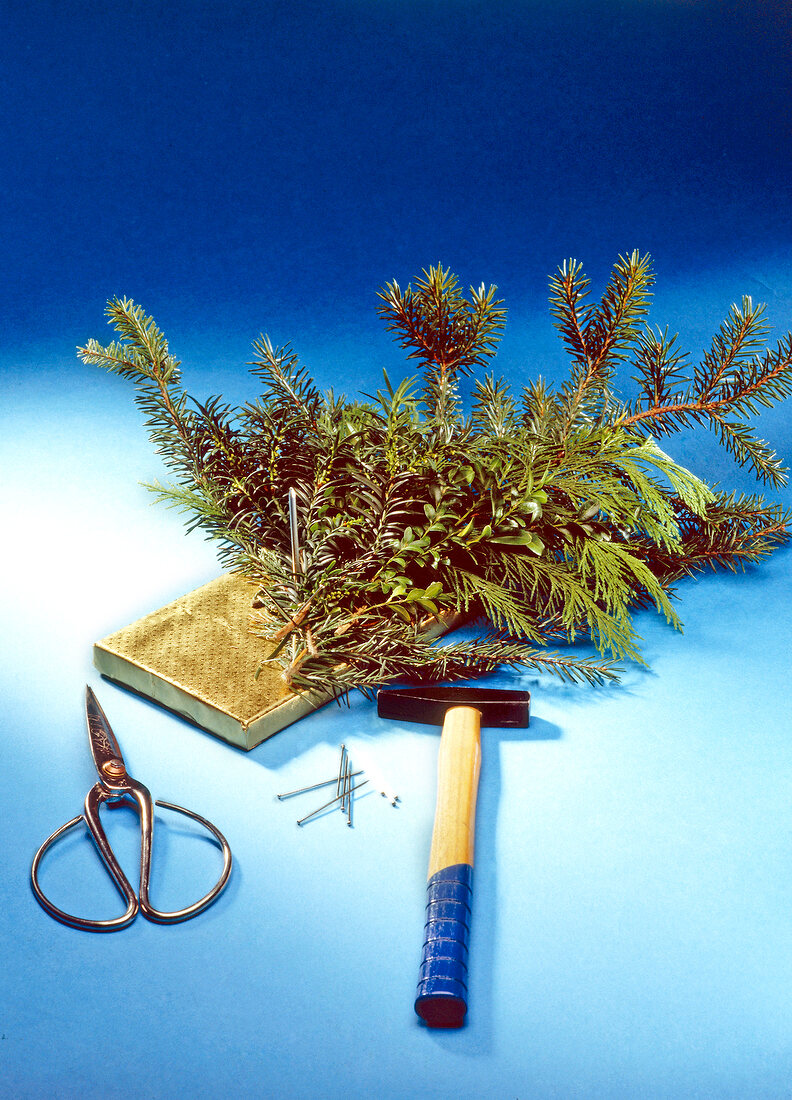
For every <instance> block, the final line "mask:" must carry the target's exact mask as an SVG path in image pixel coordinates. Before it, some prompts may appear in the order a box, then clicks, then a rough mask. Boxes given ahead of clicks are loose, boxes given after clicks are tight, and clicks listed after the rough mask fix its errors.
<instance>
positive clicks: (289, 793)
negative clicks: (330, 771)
mask: <svg viewBox="0 0 792 1100" xmlns="http://www.w3.org/2000/svg"><path fill="white" fill-rule="evenodd" d="M352 774H353V776H355V775H362V774H363V772H362V771H359V772H353V773H352ZM337 782H338V780H337V779H325V780H324V782H322V783H313V784H311V786H310V787H300V789H299V790H298V791H286V793H285V794H276V795H275V797H276V798H279V799H280V800H281V801H283V799H284V798H291V797H292V796H293V795H295V794H305V793H307V792H308V791H318V790H319V788H320V787H329V786H330V784H331V783H337Z"/></svg>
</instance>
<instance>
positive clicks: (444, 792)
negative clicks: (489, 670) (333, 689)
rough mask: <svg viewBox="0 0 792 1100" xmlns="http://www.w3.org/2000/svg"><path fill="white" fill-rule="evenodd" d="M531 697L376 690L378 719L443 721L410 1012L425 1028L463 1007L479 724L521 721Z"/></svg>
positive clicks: (453, 1017)
mask: <svg viewBox="0 0 792 1100" xmlns="http://www.w3.org/2000/svg"><path fill="white" fill-rule="evenodd" d="M530 701H531V696H530V693H529V692H527V691H497V690H495V689H492V688H470V687H461V688H460V687H427V688H391V689H388V690H386V691H379V692H377V714H378V715H379V716H380V718H396V719H400V720H401V721H407V722H426V723H428V724H429V725H437V726H439V725H442V727H443V734H442V737H441V738H440V754H439V757H438V765H437V806H436V809H435V820H434V829H433V831H432V847H431V851H430V854H429V874H428V881H427V886H426V889H427V905H426V927H425V929H424V946H423V955H422V956H421V971H420V978H419V981H418V992H417V996H416V999H415V1011H416V1012H417V1013H418V1015H419V1016H420V1017H421V1019H422V1020H424V1022H425V1023H426V1024H428V1026H429V1027H444V1028H451V1027H461V1026H462V1024H463V1022H464V1019H465V1013H466V1012H467V959H468V936H469V933H470V913H471V903H472V900H473V840H474V834H475V825H476V795H477V793H478V779H479V770H480V767H481V727H482V726H500V727H504V726H505V727H509V728H512V729H514V728H517V727H525V726H527V725H528V720H529V715H530Z"/></svg>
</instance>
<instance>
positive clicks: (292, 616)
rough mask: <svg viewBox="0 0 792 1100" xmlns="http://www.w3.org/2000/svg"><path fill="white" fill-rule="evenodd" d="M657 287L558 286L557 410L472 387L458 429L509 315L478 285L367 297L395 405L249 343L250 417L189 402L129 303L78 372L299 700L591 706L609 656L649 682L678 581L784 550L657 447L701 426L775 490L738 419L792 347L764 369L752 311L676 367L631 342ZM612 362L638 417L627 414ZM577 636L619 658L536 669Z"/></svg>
mask: <svg viewBox="0 0 792 1100" xmlns="http://www.w3.org/2000/svg"><path fill="white" fill-rule="evenodd" d="M651 284H652V273H651V267H650V263H649V259H648V257H644V256H641V255H640V254H639V253H637V252H634V253H632V254H630V256H628V257H620V258H619V260H618V261H617V263H616V265H615V267H614V270H613V273H612V275H611V277H610V279H609V280H608V282H607V284H606V287H605V291H604V292H603V294H602V297H601V299H600V300H599V302H596V303H594V302H591V301H590V300H589V294H590V282H589V280H588V278H587V277H586V276H585V275H584V274H583V271H582V267H581V265H580V264H578V263H577V262H576V261H569V262H568V263H566V264H564V265H563V266H562V267H561V268H560V269H559V270H558V272H557V274H556V276H554V278H553V279H552V280H551V313H552V315H553V318H554V320H555V322H556V325H557V327H558V329H559V331H560V334H561V338H562V340H563V343H564V346H565V348H566V350H567V352H568V353H569V355H570V359H571V367H570V374H569V378H568V380H567V381H566V383H564V384H563V385H562V386H561V388H560V390H559V391H558V392H555V391H553V390H551V389H550V388H549V387H548V386H547V385H546V384H545V383H544V382H543V381H542V380H541V379H538V380H537V381H535V382H533V383H531V384H530V385H528V386H526V387H525V388H524V390H523V392H522V395H521V397H520V398H515V397H513V396H512V393H511V391H510V388H509V386H508V384H507V382H506V381H504V380H503V379H498V378H496V376H495V375H492V374H487V375H485V377H484V379H483V380H476V381H475V382H474V386H473V400H472V412H471V415H470V416H469V418H467V419H465V417H464V416H463V409H462V399H461V396H460V392H459V387H458V379H459V377H460V376H462V375H464V374H470V373H472V372H474V371H475V370H478V369H481V368H482V367H487V366H488V365H489V364H490V362H491V360H492V358H493V356H494V354H495V350H496V347H497V342H498V339H499V337H500V334H501V331H502V328H503V323H504V316H505V311H504V309H503V306H502V302H500V301H499V300H497V299H496V297H495V287H490V288H489V289H488V290H485V288H484V286H483V285H482V286H481V287H480V288H479V289H478V290H473V289H471V291H470V294H469V296H468V297H464V296H463V295H462V294H461V293H460V291H459V287H458V283H457V280H456V277H455V276H454V275H453V274H452V273H451V272H450V271H446V270H444V269H443V268H442V267H441V266H440V265H438V266H437V267H436V268H430V269H429V271H428V272H426V271H425V272H424V273H423V277H422V278H421V279H419V280H417V281H416V283H415V287H414V288H413V287H412V286H411V285H408V288H407V290H406V291H402V290H401V289H400V288H399V286H398V284H397V283H395V282H393V283H390V284H387V286H386V287H385V288H384V289H383V290H382V291H380V302H381V304H380V306H379V311H380V314H381V316H382V317H383V319H384V320H385V322H386V326H387V327H388V329H389V330H390V331H391V332H392V333H393V334H394V336H395V337H396V339H397V342H398V343H400V344H401V346H402V347H403V348H404V349H405V351H406V352H407V354H408V359H412V360H417V361H418V364H419V368H420V372H419V374H418V376H417V377H415V378H405V379H404V380H403V381H401V382H399V383H397V384H395V385H394V384H392V383H391V381H390V379H389V378H388V377H387V375H386V376H385V379H384V388H382V389H380V390H378V391H377V392H376V394H374V395H373V396H372V397H367V398H366V399H365V400H362V401H357V400H351V401H349V400H347V399H346V398H343V397H336V396H335V395H334V394H332V393H327V394H322V393H320V392H319V391H318V389H317V388H316V385H315V383H314V382H313V380H312V379H311V377H310V375H309V374H308V372H307V370H306V369H305V368H304V367H303V366H302V365H301V364H300V362H299V361H298V359H297V356H296V355H295V353H294V352H292V350H291V348H290V347H289V346H284V347H280V348H277V347H275V346H274V345H273V344H272V343H271V341H270V340H269V339H268V338H267V337H261V338H260V340H259V341H257V342H256V344H255V345H254V348H255V351H256V353H257V356H258V358H257V359H256V360H255V361H254V362H253V363H252V364H251V368H252V373H253V375H254V377H256V378H257V379H258V380H259V382H260V383H261V384H262V389H261V393H260V395H259V397H258V398H257V399H256V400H254V401H252V402H250V403H249V404H246V405H244V406H242V407H241V408H232V407H230V406H229V405H228V404H226V403H225V402H224V401H223V400H222V399H221V398H219V397H210V398H208V399H206V400H205V401H202V402H199V401H197V400H195V399H194V398H191V397H189V396H188V395H187V393H185V391H184V390H183V389H182V386H181V370H180V364H179V363H178V362H177V361H176V360H175V359H174V358H173V357H172V356H171V354H170V351H169V349H168V345H167V342H166V340H165V338H164V336H163V335H162V333H161V332H160V330H159V329H158V328H157V326H156V325H155V324H154V322H153V320H152V319H151V318H150V317H148V316H146V314H145V313H144V312H143V310H142V309H141V308H140V307H139V306H137V305H135V304H134V303H133V302H130V301H128V300H127V299H114V300H113V301H112V302H111V303H109V305H108V316H109V318H110V321H111V323H112V324H113V326H114V327H115V330H116V333H117V335H118V337H119V339H118V340H116V341H115V342H113V343H111V344H109V345H108V346H106V347H102V346H101V345H100V344H98V343H97V342H96V341H93V340H92V341H89V342H88V344H86V346H85V347H83V348H80V349H78V353H79V355H80V356H81V358H82V359H83V360H84V361H85V362H87V363H92V364H95V365H97V366H100V367H102V368H103V369H106V370H109V371H111V372H113V373H116V374H119V375H120V376H122V377H125V378H127V379H129V380H130V381H131V382H132V383H133V385H134V387H135V400H136V402H137V404H138V405H139V407H140V408H141V409H142V411H143V413H144V415H145V418H146V426H147V428H148V431H149V434H150V437H151V439H152V442H153V443H154V446H155V448H156V449H157V450H158V451H159V452H160V453H161V455H162V457H163V460H164V461H165V463H166V465H167V466H168V467H169V468H170V469H171V470H172V471H173V474H174V478H175V481H174V484H172V485H166V486H162V485H158V484H155V485H153V486H151V488H152V490H153V491H154V492H155V494H156V495H157V497H158V498H159V499H160V500H161V501H163V502H164V503H166V504H168V505H171V506H173V507H177V508H179V509H180V510H182V511H184V512H185V513H186V514H187V517H188V521H187V522H188V527H189V528H190V529H191V530H192V529H196V528H197V529H200V530H202V531H203V532H204V533H205V534H206V535H207V536H208V537H210V538H212V539H214V540H216V542H217V544H218V546H219V556H220V560H221V562H222V563H223V564H224V565H225V566H226V567H227V568H231V569H234V570H238V571H240V572H243V573H245V574H246V575H248V576H249V577H251V578H253V579H254V580H256V581H257V582H258V594H257V596H256V599H255V601H254V604H253V607H252V608H251V629H252V630H253V631H254V633H256V634H259V635H261V637H262V654H267V656H266V658H264V657H263V658H262V659H263V660H264V659H266V660H267V661H268V662H270V663H272V664H273V665H275V666H276V667H278V668H280V669H281V671H282V673H283V676H284V679H285V681H286V683H288V684H290V685H291V686H292V687H293V688H295V689H299V690H302V689H305V688H317V689H319V690H321V691H323V692H330V693H331V694H335V695H337V696H340V695H343V693H344V692H346V691H348V690H349V689H350V688H352V687H360V688H362V689H363V690H371V689H373V687H375V686H378V685H379V684H380V683H384V682H386V681H389V680H393V679H400V678H401V679H403V678H409V677H412V678H417V679H424V680H449V679H458V678H460V677H465V678H466V677H469V676H474V675H481V674H484V673H487V672H491V671H493V670H494V669H496V668H497V667H499V666H511V665H518V664H519V665H522V666H524V667H526V668H530V669H533V670H534V671H549V672H551V673H553V674H555V675H558V676H560V677H561V678H562V679H564V680H570V681H571V680H578V681H583V682H589V683H594V682H602V681H604V680H607V679H611V678H613V677H614V676H615V670H614V666H613V658H628V659H634V660H638V661H640V660H641V656H640V652H639V639H638V637H637V635H636V633H635V629H634V623H633V613H634V611H635V609H636V608H638V607H654V608H655V609H656V610H657V611H658V612H659V613H661V614H663V615H664V616H665V618H666V619H667V621H668V622H669V623H670V624H672V625H673V626H675V627H678V626H679V625H680V623H679V619H678V616H677V614H676V611H675V609H674V606H673V604H672V597H673V593H672V590H671V585H672V584H673V583H674V582H675V581H676V580H678V579H679V578H682V577H684V576H688V575H690V574H692V573H695V572H698V571H700V570H702V569H704V568H709V567H712V568H728V569H734V570H737V569H742V568H745V567H746V566H747V565H748V564H750V563H753V562H758V561H761V560H762V559H764V558H765V557H766V556H767V555H768V554H770V553H772V552H773V551H774V550H775V549H777V548H778V547H779V546H780V545H782V544H783V543H784V542H785V541H786V540H787V538H788V529H789V524H790V514H789V513H787V512H785V511H783V510H782V509H781V508H780V507H779V506H777V505H773V504H770V505H767V504H765V503H764V501H763V500H762V499H761V498H760V497H739V496H734V495H731V496H730V495H727V494H724V493H717V494H716V493H714V492H713V491H712V490H711V489H710V488H709V486H708V485H707V484H706V482H705V481H704V480H703V479H702V478H701V477H699V476H698V474H697V473H695V472H693V471H691V470H687V469H685V468H684V467H682V466H680V465H679V464H678V463H676V462H675V461H674V460H673V458H672V457H671V456H670V455H669V454H667V453H666V452H665V451H663V450H661V449H660V448H659V446H658V445H657V443H656V442H655V437H660V436H664V435H669V434H671V433H672V432H674V431H677V430H679V429H680V428H683V427H684V428H688V427H694V426H696V425H698V424H701V425H706V426H707V427H709V428H710V429H712V430H713V431H714V432H715V433H716V436H717V438H718V439H719V441H720V443H721V445H722V446H723V447H724V448H725V449H726V450H727V451H728V452H730V453H731V454H732V455H733V456H734V457H735V459H736V461H737V462H738V463H740V464H743V465H747V466H750V467H752V468H753V469H754V471H755V473H756V475H757V477H758V478H759V480H763V481H770V482H772V483H773V484H780V483H782V481H783V478H784V468H783V467H782V466H781V463H780V460H779V459H778V457H777V456H776V455H775V453H774V452H773V450H772V448H771V447H770V446H769V445H768V444H766V443H764V441H762V440H761V439H759V438H758V436H757V434H756V431H755V428H754V426H753V424H752V423H751V418H752V417H754V416H755V415H756V414H757V413H758V412H760V411H761V410H762V409H764V408H767V407H770V406H771V405H773V404H775V403H776V402H778V401H781V400H783V399H785V398H786V397H787V396H789V395H790V392H792V334H791V335H788V336H786V337H784V338H783V339H782V340H780V341H779V342H778V344H777V345H776V347H775V348H763V347H762V345H763V342H764V340H765V338H766V329H765V326H764V320H763V318H764V307H762V306H754V305H753V303H752V302H751V301H750V299H744V300H743V302H742V305H741V306H739V307H738V306H733V307H732V310H731V312H730V313H729V315H728V317H727V318H726V320H725V321H724V323H723V325H722V326H721V328H720V330H719V331H718V333H717V334H716V336H715V337H714V338H713V341H712V343H711V345H710V347H709V349H708V350H707V351H706V352H705V354H704V356H703V358H702V361H701V363H700V364H699V365H698V366H696V367H693V368H692V369H691V367H690V366H689V356H688V355H687V354H686V353H685V352H684V351H682V350H681V349H680V348H679V345H678V338H677V337H676V336H669V334H668V330H667V329H659V328H658V329H654V328H649V327H648V326H647V325H646V314H647V308H648V300H649V296H650V287H651ZM626 361H629V362H630V364H631V369H632V372H633V377H634V379H635V380H636V381H637V383H638V395H637V397H636V398H635V399H634V400H632V401H631V402H628V403H624V404H622V403H621V402H620V401H619V399H618V397H617V396H616V393H615V382H616V372H617V370H618V368H619V367H620V366H621V365H622V364H623V363H625V362H626ZM364 396H365V395H364ZM290 489H294V490H295V491H296V493H297V497H298V501H299V510H300V524H301V530H300V538H301V544H302V558H303V560H302V562H301V565H302V569H301V571H300V572H299V573H298V574H297V575H295V574H294V572H293V570H292V563H291V558H290V545H289V531H288V520H287V498H288V493H289V490H290ZM459 614H463V615H465V616H467V617H468V618H469V619H482V620H483V621H484V622H485V623H486V624H488V626H487V627H485V633H483V634H482V635H481V637H479V638H476V639H474V640H473V641H471V642H455V641H451V642H449V643H448V644H444V645H440V646H438V645H434V644H432V643H431V642H430V641H429V639H428V637H427V634H426V631H427V627H428V625H429V624H430V622H432V621H434V620H439V621H440V622H441V623H445V624H447V623H449V622H450V621H452V620H453V617H454V616H458V615H459ZM581 637H582V638H589V639H591V640H592V641H593V642H594V644H595V645H596V647H597V648H598V650H599V651H600V653H601V654H609V655H610V656H608V657H604V656H603V657H601V658H593V659H589V658H581V657H578V656H576V655H575V654H570V655H569V656H565V655H562V654H559V653H557V652H555V651H554V650H552V649H551V647H557V646H558V645H561V644H565V643H573V642H575V641H576V640H577V639H578V638H581ZM265 639H266V640H265ZM273 641H274V642H275V647H274V650H273Z"/></svg>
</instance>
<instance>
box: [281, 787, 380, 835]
mask: <svg viewBox="0 0 792 1100" xmlns="http://www.w3.org/2000/svg"><path fill="white" fill-rule="evenodd" d="M367 783H368V779H364V780H363V782H362V783H358V784H357V785H356V786H354V787H350V793H351V792H352V791H359V790H360V788H361V787H365V785H366V784H367ZM341 797H342V796H341V795H338V796H337V797H336V798H331V799H330V801H329V802H325V804H324V806H320V807H319V809H318V810H314V811H313V812H312V813H310V814H306V815H305V817H301V818H300V820H299V821H298V822H297V824H298V825H303V824H304V823H305V822H306V821H308V820H309V819H310V818H312V817H316V815H317V814H318V813H321V812H322V810H326V809H327V807H328V806H332V805H333V803H334V802H338V799H339V798H341Z"/></svg>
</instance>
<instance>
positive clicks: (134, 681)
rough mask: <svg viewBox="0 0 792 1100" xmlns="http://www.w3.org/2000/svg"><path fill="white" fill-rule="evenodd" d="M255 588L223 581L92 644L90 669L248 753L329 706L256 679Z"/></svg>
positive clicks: (277, 675) (234, 577) (266, 672)
mask: <svg viewBox="0 0 792 1100" xmlns="http://www.w3.org/2000/svg"><path fill="white" fill-rule="evenodd" d="M257 587H258V586H257V585H256V583H255V582H253V581H250V580H248V579H247V578H246V577H242V576H240V575H239V574H236V573H226V574H224V575H223V576H221V577H218V578H217V579H216V580H213V581H210V582H209V583H208V584H205V585H202V586H201V587H200V588H197V589H196V590H195V591H194V592H189V593H188V594H187V595H186V596H182V597H180V598H179V599H178V600H174V601H173V603H169V604H167V605H166V606H165V607H161V608H160V609H159V610H158V611H154V612H153V613H152V614H150V615H146V616H145V617H144V618H142V619H139V620H138V621H137V622H135V623H132V624H131V625H130V626H127V627H124V628H123V629H121V630H117V631H116V632H115V633H113V634H110V635H108V636H107V637H106V638H103V639H102V640H101V641H99V642H97V643H96V644H95V646H94V664H95V665H96V667H97V669H98V670H99V672H101V673H102V675H103V676H106V677H107V678H108V679H110V680H114V681H116V682H117V683H119V684H121V685H122V686H124V687H128V688H131V689H132V690H133V691H136V692H138V693H139V694H141V695H144V696H146V698H148V699H152V700H153V701H154V702H156V703H160V704H161V705H163V706H165V707H167V708H168V709H169V710H173V711H175V712H176V713H177V714H180V715H181V716H182V717H184V718H187V719H188V720H189V721H191V722H194V723H195V724H196V725H198V726H201V728H202V729H205V730H207V731H208V732H209V733H213V734H215V735H216V736H217V737H221V738H222V739H223V740H224V741H229V742H230V743H231V744H233V745H237V746H239V747H240V748H243V749H252V748H254V747H255V746H256V745H258V744H259V743H260V742H261V741H264V740H265V739H266V738H267V737H271V736H272V735H273V733H277V732H278V730H281V729H283V728H284V726H288V725H290V724H291V723H292V722H296V721H297V719H298V718H302V717H303V715H305V714H308V713H309V712H310V711H312V710H315V709H316V707H319V706H321V705H322V704H323V703H325V702H327V701H328V700H329V698H330V696H328V695H327V694H324V693H319V692H295V691H291V690H290V689H289V688H288V687H287V686H286V684H285V683H284V681H283V678H282V676H281V672H280V670H279V669H277V668H275V667H273V668H268V667H267V666H265V667H264V668H263V669H262V671H261V673H260V675H259V677H258V679H256V675H255V673H256V669H257V668H258V667H259V664H260V663H261V660H262V658H263V657H265V656H266V655H267V652H268V651H267V643H266V641H262V639H261V638H257V637H255V636H254V635H252V634H251V633H250V632H249V627H250V618H251V610H252V604H253V598H254V596H255V594H256V590H257ZM274 648H275V646H274V643H273V644H272V646H271V649H274Z"/></svg>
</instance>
